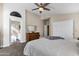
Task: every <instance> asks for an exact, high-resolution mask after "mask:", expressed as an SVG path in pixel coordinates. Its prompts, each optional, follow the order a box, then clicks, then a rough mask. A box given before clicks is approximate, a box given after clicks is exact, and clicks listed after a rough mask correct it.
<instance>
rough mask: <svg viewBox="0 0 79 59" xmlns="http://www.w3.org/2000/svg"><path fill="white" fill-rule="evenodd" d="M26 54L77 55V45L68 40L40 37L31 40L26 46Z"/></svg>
mask: <svg viewBox="0 0 79 59" xmlns="http://www.w3.org/2000/svg"><path fill="white" fill-rule="evenodd" d="M24 55H28V56H77V55H78V53H77V47H76V44H75V43H74V42H71V41H68V40H49V39H46V38H40V39H38V40H34V41H30V42H28V43H27V44H26V46H25V48H24Z"/></svg>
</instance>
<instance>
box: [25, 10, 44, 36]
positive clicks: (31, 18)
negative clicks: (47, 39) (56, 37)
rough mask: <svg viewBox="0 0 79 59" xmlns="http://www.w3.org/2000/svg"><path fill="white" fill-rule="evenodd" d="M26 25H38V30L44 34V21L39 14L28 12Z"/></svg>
mask: <svg viewBox="0 0 79 59" xmlns="http://www.w3.org/2000/svg"><path fill="white" fill-rule="evenodd" d="M26 25H35V26H36V27H37V31H36V32H40V35H41V36H42V35H43V22H42V20H41V19H40V17H39V16H37V15H35V14H32V13H30V12H28V11H27V12H26Z"/></svg>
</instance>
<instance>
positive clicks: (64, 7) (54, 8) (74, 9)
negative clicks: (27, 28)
mask: <svg viewBox="0 0 79 59" xmlns="http://www.w3.org/2000/svg"><path fill="white" fill-rule="evenodd" d="M25 5H26V9H27V10H28V11H30V12H33V13H34V14H37V15H41V16H45V15H54V14H65V13H66V14H67V13H78V12H79V3H52V4H49V5H48V6H47V7H48V8H49V9H51V11H43V13H42V14H40V13H39V12H38V10H35V11H32V9H34V8H36V7H37V6H36V5H34V4H33V3H27V4H25Z"/></svg>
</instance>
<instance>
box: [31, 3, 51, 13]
mask: <svg viewBox="0 0 79 59" xmlns="http://www.w3.org/2000/svg"><path fill="white" fill-rule="evenodd" d="M34 4H35V5H36V6H37V7H38V8H35V9H32V11H34V10H38V11H39V12H40V13H42V12H43V11H44V10H47V11H50V9H49V8H46V6H47V5H49V3H34Z"/></svg>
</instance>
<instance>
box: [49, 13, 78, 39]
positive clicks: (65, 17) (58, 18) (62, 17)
mask: <svg viewBox="0 0 79 59" xmlns="http://www.w3.org/2000/svg"><path fill="white" fill-rule="evenodd" d="M69 19H73V20H74V31H73V35H74V37H75V38H77V37H79V14H77V13H76V14H62V15H54V16H52V17H51V19H50V35H53V30H51V29H52V27H53V25H52V24H53V22H54V21H62V20H63V21H64V20H69Z"/></svg>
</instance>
